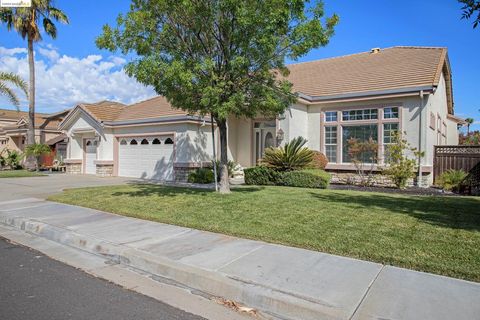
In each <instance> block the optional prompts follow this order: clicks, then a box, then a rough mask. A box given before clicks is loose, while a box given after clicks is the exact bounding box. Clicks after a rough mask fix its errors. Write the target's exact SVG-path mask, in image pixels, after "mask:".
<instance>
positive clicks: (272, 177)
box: [243, 166, 280, 186]
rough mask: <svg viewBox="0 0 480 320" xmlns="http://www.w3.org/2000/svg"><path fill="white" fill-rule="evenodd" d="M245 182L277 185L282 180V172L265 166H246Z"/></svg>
mask: <svg viewBox="0 0 480 320" xmlns="http://www.w3.org/2000/svg"><path fill="white" fill-rule="evenodd" d="M243 173H244V175H245V184H250V185H260V186H265V185H270V186H271V185H276V184H278V182H279V180H280V173H279V172H278V171H275V170H273V169H271V168H268V167H265V166H258V167H252V168H246V169H244V170H243Z"/></svg>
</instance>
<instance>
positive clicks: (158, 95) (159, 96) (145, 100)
mask: <svg viewBox="0 0 480 320" xmlns="http://www.w3.org/2000/svg"><path fill="white" fill-rule="evenodd" d="M157 98H164V99H167V98H165V97H164V96H162V95H160V94H157V95H156V96H154V97H151V98H148V99H144V100H140V101H138V102H135V103H132V104H128V105H126V106H127V107H131V106H134V105H136V104H140V103H142V102H147V101H150V100H153V99H157Z"/></svg>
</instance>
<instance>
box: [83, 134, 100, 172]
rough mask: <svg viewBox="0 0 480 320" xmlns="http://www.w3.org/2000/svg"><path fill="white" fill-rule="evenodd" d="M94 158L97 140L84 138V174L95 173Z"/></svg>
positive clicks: (95, 158)
mask: <svg viewBox="0 0 480 320" xmlns="http://www.w3.org/2000/svg"><path fill="white" fill-rule="evenodd" d="M95 160H97V140H96V139H86V140H85V173H86V174H95V173H97V172H96V171H97V167H96V166H95Z"/></svg>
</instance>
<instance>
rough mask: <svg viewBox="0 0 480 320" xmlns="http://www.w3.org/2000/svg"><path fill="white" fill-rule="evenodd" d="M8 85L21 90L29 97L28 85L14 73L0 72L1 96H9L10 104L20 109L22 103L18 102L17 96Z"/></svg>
mask: <svg viewBox="0 0 480 320" xmlns="http://www.w3.org/2000/svg"><path fill="white" fill-rule="evenodd" d="M8 84H11V85H13V86H15V87H17V88H20V89H21V90H22V91H23V92H25V95H27V96H28V93H27V83H26V82H25V80H23V79H22V78H20V77H19V76H18V75H16V74H14V73H11V72H2V71H0V95H2V96H7V98H8V100H10V102H11V103H12V104H13V105H14V106H15V107H17V109H18V108H19V106H20V101H19V100H18V97H17V94H16V93H15V92H14V91H13V89H12V88H11V87H10V86H9V85H8Z"/></svg>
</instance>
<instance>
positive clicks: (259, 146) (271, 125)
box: [253, 121, 276, 163]
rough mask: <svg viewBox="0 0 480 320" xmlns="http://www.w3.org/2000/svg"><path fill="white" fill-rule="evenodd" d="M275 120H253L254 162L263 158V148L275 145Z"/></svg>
mask: <svg viewBox="0 0 480 320" xmlns="http://www.w3.org/2000/svg"><path fill="white" fill-rule="evenodd" d="M275 127H276V123H275V121H261V122H255V123H254V125H253V130H254V135H255V163H258V162H259V160H261V159H262V158H263V155H264V154H265V149H267V148H270V147H275V146H276V143H275V136H276V128H275Z"/></svg>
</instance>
